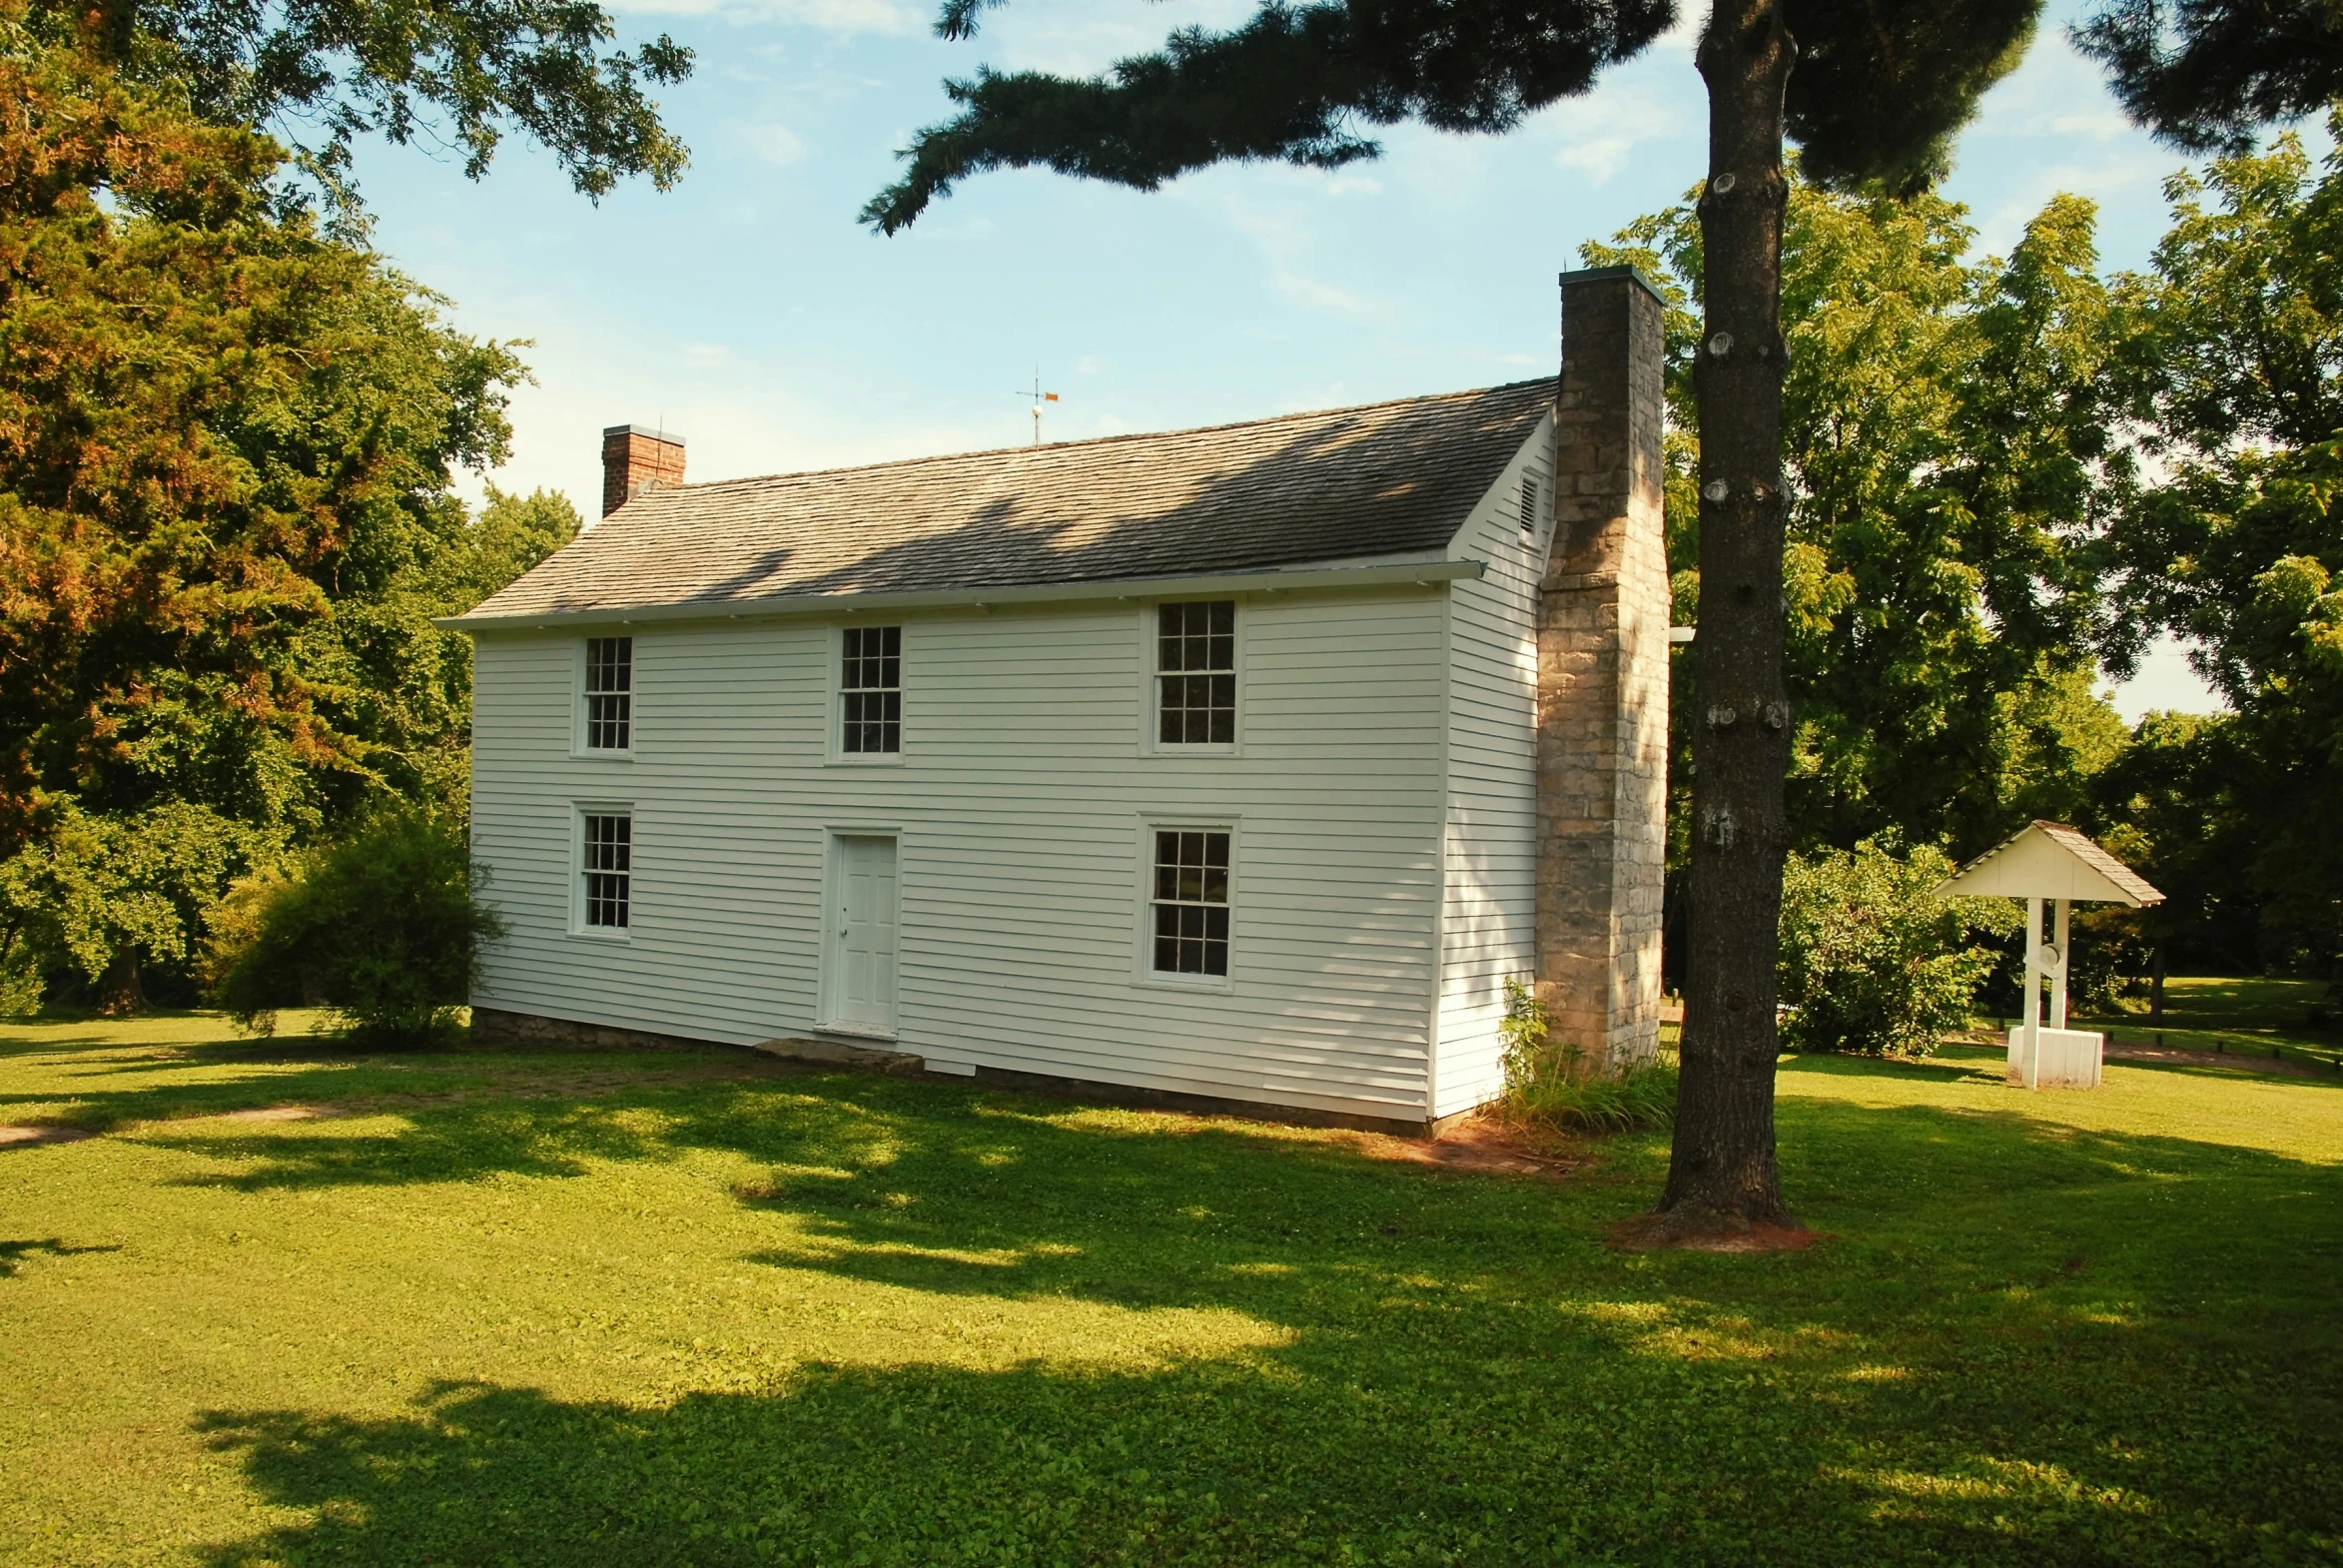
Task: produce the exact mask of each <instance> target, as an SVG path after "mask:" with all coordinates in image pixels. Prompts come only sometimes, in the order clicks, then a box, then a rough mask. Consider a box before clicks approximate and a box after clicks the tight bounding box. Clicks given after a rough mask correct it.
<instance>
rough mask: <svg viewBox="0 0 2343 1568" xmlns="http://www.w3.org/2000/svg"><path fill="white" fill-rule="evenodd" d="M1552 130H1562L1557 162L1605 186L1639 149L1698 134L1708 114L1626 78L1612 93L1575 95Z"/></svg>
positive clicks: (1551, 114)
mask: <svg viewBox="0 0 2343 1568" xmlns="http://www.w3.org/2000/svg"><path fill="white" fill-rule="evenodd" d="M1547 124H1548V125H1549V126H1550V127H1551V131H1550V132H1549V134H1559V136H1560V139H1561V142H1562V145H1561V146H1560V147H1558V148H1556V149H1555V150H1554V163H1555V165H1556V166H1557V167H1559V168H1563V169H1576V170H1578V171H1579V172H1580V173H1582V174H1584V175H1585V176H1586V177H1587V179H1588V181H1589V182H1590V183H1591V184H1594V185H1597V186H1602V185H1607V184H1609V183H1610V181H1611V179H1612V177H1613V176H1615V175H1617V174H1618V173H1619V172H1620V171H1621V170H1623V169H1626V168H1627V167H1629V165H1630V163H1631V162H1634V161H1637V160H1636V153H1637V151H1638V149H1640V148H1643V147H1645V146H1647V145H1648V144H1650V143H1652V142H1673V141H1680V140H1682V139H1683V138H1685V137H1687V136H1693V135H1698V134H1699V133H1700V131H1701V129H1702V115H1701V114H1700V113H1699V112H1698V107H1697V105H1696V106H1694V107H1693V108H1690V109H1688V108H1687V106H1686V105H1685V104H1683V103H1681V102H1677V101H1675V100H1674V99H1671V98H1667V97H1664V96H1662V94H1661V93H1660V92H1659V91H1658V90H1657V88H1656V86H1655V85H1646V84H1643V83H1630V82H1623V83H1621V84H1620V85H1619V87H1618V88H1617V89H1615V90H1613V91H1609V92H1597V93H1595V94H1593V95H1592V96H1590V97H1586V98H1573V99H1569V100H1566V101H1565V102H1563V103H1560V104H1557V105H1556V106H1555V107H1554V108H1553V109H1551V110H1549V111H1548V113H1547Z"/></svg>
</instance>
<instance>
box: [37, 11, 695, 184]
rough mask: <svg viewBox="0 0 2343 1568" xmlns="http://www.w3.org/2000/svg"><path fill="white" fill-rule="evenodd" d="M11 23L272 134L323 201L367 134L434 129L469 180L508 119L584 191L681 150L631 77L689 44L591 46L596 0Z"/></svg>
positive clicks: (55, 14)
mask: <svg viewBox="0 0 2343 1568" xmlns="http://www.w3.org/2000/svg"><path fill="white" fill-rule="evenodd" d="M20 3H21V0H20ZM12 25H13V26H14V27H15V28H18V29H23V30H26V31H28V32H29V33H30V34H31V35H32V36H34V37H36V38H38V39H39V40H40V41H41V42H44V43H47V44H51V45H56V44H65V43H74V44H79V45H82V46H85V47H87V48H90V49H93V50H94V51H96V53H97V54H98V55H99V56H100V57H101V58H102V59H103V60H104V61H105V63H106V64H107V65H109V66H111V67H113V68H115V69H118V70H120V71H122V72H123V73H124V74H125V75H126V76H129V77H132V78H134V79H136V80H138V81H141V82H145V83H147V84H149V85H163V84H168V85H169V87H170V88H171V89H172V91H173V93H174V94H175V96H176V97H177V98H178V101H179V102H181V103H182V105H183V106H184V107H185V108H187V109H188V110H189V111H190V112H192V114H193V115H194V116H195V117H197V118H199V119H202V120H205V121H208V122H210V123H212V124H215V125H221V126H231V127H237V128H241V129H245V130H252V131H266V132H273V133H275V134H277V135H278V136H281V137H283V138H285V139H286V140H287V141H288V142H290V143H291V144H292V145H293V146H294V148H295V149H296V152H297V161H298V163H299V165H300V167H301V168H302V169H304V170H305V171H306V172H307V173H309V174H310V175H311V176H313V177H314V178H315V179H317V180H318V181H319V182H321V183H322V184H323V186H324V187H325V189H326V192H327V194H328V195H329V196H330V197H331V198H333V199H334V200H335V201H336V202H337V203H338V204H344V205H347V204H348V202H349V201H350V200H351V198H352V196H353V192H352V188H351V185H350V174H351V152H352V148H353V145H354V144H355V143H356V141H357V140H358V139H359V138H360V137H362V136H366V135H371V134H379V135H381V136H383V137H384V138H386V139H387V140H389V141H390V142H391V143H393V144H404V143H407V142H409V141H412V140H413V139H415V138H416V137H417V136H418V135H423V134H426V133H429V134H439V135H444V136H446V137H447V138H448V139H450V140H452V141H453V142H454V143H455V144H456V145H457V146H459V147H461V148H462V150H463V155H464V172H465V173H466V174H467V175H469V176H471V177H472V178H475V179H476V178H478V177H479V176H480V175H481V174H482V173H483V172H485V170H486V169H487V167H488V164H489V162H490V160H491V159H492V158H493V157H494V155H495V151H496V147H497V144H498V142H499V141H500V140H501V139H502V136H503V134H504V132H505V131H506V130H507V129H517V130H519V131H520V132H521V133H522V134H524V135H526V136H528V137H529V138H531V139H532V140H534V141H536V142H538V143H539V144H541V145H542V146H544V147H545V148H547V149H548V150H550V151H551V152H552V154H553V156H554V157H555V159H556V160H558V161H559V163H560V165H561V168H562V170H563V171H564V172H565V173H567V174H568V176H569V178H570V181H571V183H572V184H573V185H575V186H576V188H577V189H578V190H579V191H581V192H584V193H585V194H587V195H589V196H599V195H601V194H603V193H604V192H607V191H608V190H610V189H611V188H612V187H613V186H614V185H616V184H617V182H618V181H619V180H621V179H624V178H627V177H630V176H635V175H645V176H648V177H649V178H650V179H651V181H652V183H653V184H655V185H656V186H657V187H658V188H659V189H661V190H665V189H667V188H668V187H670V186H672V185H673V184H674V183H675V182H676V180H678V179H679V178H681V176H682V173H683V169H684V165H685V163H686V162H687V161H688V159H687V154H686V152H685V149H684V147H683V144H682V143H681V142H680V141H678V140H677V139H676V137H675V135H674V133H672V132H671V131H669V130H668V129H667V128H666V126H665V125H663V124H662V123H661V122H660V120H659V113H658V106H657V104H656V103H654V102H653V101H652V100H651V98H650V96H649V94H648V91H647V89H648V88H650V87H653V86H658V85H662V84H671V83H676V82H681V81H683V80H684V79H685V78H687V77H688V76H689V75H690V74H691V66H692V57H691V51H690V50H689V49H686V48H684V47H683V46H682V45H680V44H678V43H676V42H675V41H674V40H673V39H671V38H669V37H668V36H667V35H665V34H664V33H662V34H660V35H659V37H658V38H656V39H654V40H653V41H651V42H650V43H647V44H643V45H641V46H639V47H637V48H635V49H633V50H631V51H629V50H621V49H615V48H610V47H608V46H609V44H610V41H611V40H612V39H613V38H614V36H615V28H614V27H613V25H612V23H611V20H610V17H609V14H608V13H607V12H605V11H604V10H603V9H602V7H601V6H600V5H599V4H597V3H595V0H405V3H402V4H399V5H394V6H393V5H379V4H370V3H368V0H277V3H275V4H268V5H263V4H259V3H256V0H114V3H112V4H109V5H107V6H104V7H102V8H90V7H86V6H83V5H79V4H69V3H65V0H29V5H24V6H23V8H21V9H18V10H16V12H15V14H14V17H13V23H12Z"/></svg>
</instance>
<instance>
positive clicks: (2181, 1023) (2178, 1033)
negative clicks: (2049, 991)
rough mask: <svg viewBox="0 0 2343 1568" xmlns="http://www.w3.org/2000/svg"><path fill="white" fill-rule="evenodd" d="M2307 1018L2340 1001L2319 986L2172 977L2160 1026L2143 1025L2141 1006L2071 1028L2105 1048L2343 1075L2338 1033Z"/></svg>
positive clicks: (2342, 1008)
mask: <svg viewBox="0 0 2343 1568" xmlns="http://www.w3.org/2000/svg"><path fill="white" fill-rule="evenodd" d="M2314 1010H2323V1011H2324V1013H2325V1014H2326V1015H2327V1016H2328V1017H2330V1018H2333V1017H2336V1016H2337V1015H2343V998H2338V997H2337V995H2336V994H2335V992H2334V990H2333V988H2332V987H2330V986H2329V985H2328V983H2327V982H2325V981H2323V980H2279V979H2269V978H2264V977H2260V976H2255V977H2251V978H2246V979H2236V978H2230V977H2220V976H2188V977H2180V976H2174V977H2171V978H2169V979H2167V980H2166V981H2165V982H2164V1019H2163V1022H2162V1023H2161V1024H2150V1023H2149V1022H2148V1018H2147V1004H2146V1003H2145V1002H2144V1001H2142V1002H2138V1003H2137V1004H2136V1005H2135V1006H2134V1007H2133V1008H2132V1009H2131V1010H2130V1011H2127V1012H2123V1013H2113V1014H2102V1015H2098V1016H2095V1017H2091V1018H2087V1019H2085V1018H2081V1017H2079V1016H2078V1017H2077V1018H2076V1024H2077V1026H2078V1027H2081V1028H2088V1029H2100V1030H2105V1031H2106V1032H2107V1036H2108V1038H2109V1039H2110V1040H2120V1041H2126V1042H2136V1043H2138V1044H2141V1045H2162V1046H2172V1047H2176V1048H2178V1049H2180V1050H2184V1051H2212V1050H2214V1049H2216V1047H2218V1048H2220V1049H2223V1050H2226V1051H2228V1052H2231V1053H2235V1054H2238V1055H2242V1056H2261V1057H2266V1056H2268V1055H2270V1054H2271V1053H2272V1052H2273V1051H2277V1052H2282V1053H2283V1054H2284V1055H2286V1056H2289V1057H2295V1058H2298V1059H2301V1060H2305V1061H2314V1062H2318V1063H2322V1064H2324V1065H2326V1066H2329V1067H2337V1068H2343V1029H2338V1027H2337V1026H2336V1025H2334V1024H2328V1025H2326V1026H2325V1027H2318V1026H2315V1025H2313V1024H2312V1023H2311V1022H2310V1021H2311V1019H2312V1017H2313V1015H2314Z"/></svg>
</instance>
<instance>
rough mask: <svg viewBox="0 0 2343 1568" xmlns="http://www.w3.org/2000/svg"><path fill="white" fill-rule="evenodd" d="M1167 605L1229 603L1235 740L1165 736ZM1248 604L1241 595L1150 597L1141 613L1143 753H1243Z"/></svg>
mask: <svg viewBox="0 0 2343 1568" xmlns="http://www.w3.org/2000/svg"><path fill="white" fill-rule="evenodd" d="M1168 604H1227V605H1228V606H1229V607H1230V620H1229V629H1230V633H1231V647H1230V650H1229V652H1230V658H1231V667H1230V672H1229V673H1230V674H1231V676H1232V677H1233V681H1234V685H1235V696H1236V701H1235V713H1234V715H1233V716H1232V728H1231V733H1232V734H1233V735H1234V736H1235V739H1233V740H1227V741H1192V742H1191V741H1168V740H1165V739H1164V738H1163V737H1164V679H1163V677H1164V673H1165V672H1164V669H1163V667H1162V665H1161V663H1160V662H1159V661H1160V660H1161V659H1162V657H1163V649H1162V644H1161V641H1160V638H1161V636H1162V627H1163V615H1164V607H1165V606H1166V605H1168ZM1247 611H1248V606H1247V605H1246V603H1245V600H1244V597H1243V595H1241V594H1234V593H1230V594H1213V595H1211V596H1210V597H1208V598H1196V597H1193V596H1189V595H1184V594H1167V595H1165V596H1164V597H1163V598H1160V599H1151V600H1149V601H1148V602H1147V605H1146V606H1145V608H1143V609H1142V610H1141V611H1140V617H1139V677H1140V702H1139V711H1140V734H1139V751H1140V755H1141V756H1143V757H1234V756H1241V755H1242V754H1243V752H1244V706H1245V704H1244V685H1245V642H1246V640H1247V639H1246V623H1247V622H1248V621H1249V620H1250V619H1251V616H1250V615H1249V614H1248V613H1247Z"/></svg>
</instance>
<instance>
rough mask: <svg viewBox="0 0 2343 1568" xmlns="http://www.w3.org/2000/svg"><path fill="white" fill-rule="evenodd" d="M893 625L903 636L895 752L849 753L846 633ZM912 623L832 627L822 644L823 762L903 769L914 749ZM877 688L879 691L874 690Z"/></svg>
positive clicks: (897, 670)
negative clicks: (847, 734) (823, 693)
mask: <svg viewBox="0 0 2343 1568" xmlns="http://www.w3.org/2000/svg"><path fill="white" fill-rule="evenodd" d="M884 626H893V627H895V628H896V630H897V631H898V632H900V633H901V634H902V640H901V641H900V643H899V644H898V649H899V651H898V653H897V655H896V666H895V681H896V685H895V690H896V692H897V694H898V695H897V700H896V705H895V707H896V729H895V749H894V750H893V751H848V750H847V749H846V679H845V677H846V634H847V633H848V632H849V631H872V630H876V629H878V628H880V627H884ZM911 645H912V637H911V621H910V619H909V618H908V617H906V618H904V619H901V620H883V619H880V618H877V617H875V616H874V617H872V618H871V619H868V620H865V619H864V618H862V617H860V616H856V617H854V618H853V619H851V620H843V621H840V622H838V623H837V624H836V625H834V626H832V627H831V628H830V633H829V635H828V636H827V637H825V638H824V639H823V641H822V649H823V659H824V663H823V666H822V685H823V690H824V691H825V693H826V696H825V698H824V701H823V705H822V707H823V713H824V715H825V716H824V718H823V726H824V730H823V741H822V760H823V762H824V763H825V764H826V765H833V766H839V767H849V768H899V767H901V766H903V761H904V758H905V757H906V756H907V755H908V754H909V753H910V750H911V702H910V698H911V684H910V679H909V675H910V671H909V669H908V668H907V666H908V665H909V664H910V662H911ZM873 689H876V688H873Z"/></svg>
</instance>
